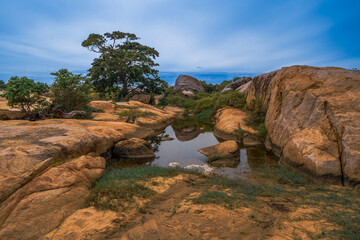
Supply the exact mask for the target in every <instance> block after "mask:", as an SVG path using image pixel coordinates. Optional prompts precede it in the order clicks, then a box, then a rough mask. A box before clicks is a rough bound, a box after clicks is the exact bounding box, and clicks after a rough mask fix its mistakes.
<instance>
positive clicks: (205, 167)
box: [185, 164, 214, 175]
mask: <svg viewBox="0 0 360 240" xmlns="http://www.w3.org/2000/svg"><path fill="white" fill-rule="evenodd" d="M185 169H188V170H198V171H201V172H202V173H204V174H205V175H208V174H210V173H212V172H213V171H214V168H212V167H210V166H209V165H206V164H204V165H195V164H192V165H188V166H186V167H185Z"/></svg>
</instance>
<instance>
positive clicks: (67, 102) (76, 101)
mask: <svg viewBox="0 0 360 240" xmlns="http://www.w3.org/2000/svg"><path fill="white" fill-rule="evenodd" d="M51 75H54V76H55V81H54V83H53V85H52V86H51V91H52V97H53V103H54V105H55V108H57V109H60V110H62V111H64V112H70V111H73V110H83V109H84V108H85V107H86V106H87V105H88V104H89V102H90V93H91V84H90V81H89V79H88V78H86V77H84V76H82V75H81V74H73V73H71V72H69V71H68V70H67V69H60V70H59V71H57V72H56V73H51Z"/></svg>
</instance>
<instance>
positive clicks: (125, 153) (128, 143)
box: [113, 138, 155, 158]
mask: <svg viewBox="0 0 360 240" xmlns="http://www.w3.org/2000/svg"><path fill="white" fill-rule="evenodd" d="M113 154H114V155H115V156H117V157H124V158H152V157H155V153H154V152H153V148H152V146H151V144H150V143H148V142H147V141H146V140H144V139H139V138H131V139H129V140H124V141H120V142H118V143H117V144H116V145H115V147H114V150H113Z"/></svg>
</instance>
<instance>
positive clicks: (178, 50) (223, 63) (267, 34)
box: [0, 0, 360, 78]
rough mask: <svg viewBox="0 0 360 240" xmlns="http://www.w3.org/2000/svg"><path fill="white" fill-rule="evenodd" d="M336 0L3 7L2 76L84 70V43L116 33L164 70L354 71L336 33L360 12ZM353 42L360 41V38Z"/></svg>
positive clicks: (144, 0)
mask: <svg viewBox="0 0 360 240" xmlns="http://www.w3.org/2000/svg"><path fill="white" fill-rule="evenodd" d="M330 2H333V1H326V2H325V1H321V0H318V1H311V2H310V1H296V2H295V1H280V0H275V1H271V3H270V1H265V0H258V1H250V0H247V1H235V0H234V1H226V2H225V1H216V0H208V1H204V0H197V1H194V0H193V1H190V0H183V1H170V0H152V1H149V0H134V1H125V0H121V1H119V0H103V1H95V0H90V1H85V0H79V1H70V0H64V1H60V2H59V1H45V0H34V1H32V2H31V4H30V3H29V2H27V1H25V0H23V1H20V0H19V1H13V2H6V3H0V33H1V35H0V78H1V76H8V75H22V74H23V73H31V72H33V73H35V72H51V71H55V70H57V69H59V68H64V67H65V68H69V69H70V70H86V69H88V68H89V67H90V64H91V61H92V59H93V58H94V57H95V56H96V54H93V53H90V52H89V51H87V49H84V48H82V47H81V42H82V41H83V40H84V39H86V37H87V36H88V34H90V33H92V32H96V33H104V32H107V31H113V30H120V31H126V32H134V33H136V34H137V35H138V36H139V37H141V42H142V43H145V44H148V45H150V46H153V47H155V48H156V49H157V50H158V51H159V53H160V57H159V59H158V62H159V63H160V70H162V71H236V72H240V71H242V72H265V71H269V70H272V69H276V68H279V67H282V66H288V65H292V64H308V65H318V66H327V65H338V66H341V67H353V66H355V67H356V66H358V65H359V64H360V61H359V56H358V55H357V54H358V52H356V51H355V52H349V51H346V49H345V48H343V47H342V46H341V41H340V40H339V39H336V38H335V37H334V36H333V35H331V34H330V33H331V31H333V29H336V26H337V25H338V24H341V21H347V23H348V22H350V23H351V19H352V18H354V17H356V16H357V13H356V11H351V8H349V9H350V10H347V12H344V13H340V14H342V15H346V17H343V16H342V17H336V15H333V14H332V11H333V10H334V9H333V8H334V5H331V4H330ZM349 2H352V1H349ZM354 2H355V1H354ZM349 4H353V3H349ZM5 20H6V21H7V22H6V24H4V22H5ZM339 21H340V22H339ZM354 25H355V23H354ZM349 34H350V36H349ZM351 34H353V36H352V35H351ZM347 36H348V37H353V38H355V39H357V38H359V33H348V35H347ZM342 41H344V40H342ZM353 44H355V43H353ZM199 66H201V68H198V67H199Z"/></svg>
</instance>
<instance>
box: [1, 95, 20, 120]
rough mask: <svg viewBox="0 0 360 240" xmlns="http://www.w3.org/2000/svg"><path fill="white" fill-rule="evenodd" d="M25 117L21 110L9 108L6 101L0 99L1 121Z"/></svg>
mask: <svg viewBox="0 0 360 240" xmlns="http://www.w3.org/2000/svg"><path fill="white" fill-rule="evenodd" d="M25 115H26V113H25V112H23V111H21V110H20V109H16V108H11V107H9V106H8V105H7V101H6V99H4V98H2V97H0V120H14V119H22V118H23V117H25Z"/></svg>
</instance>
